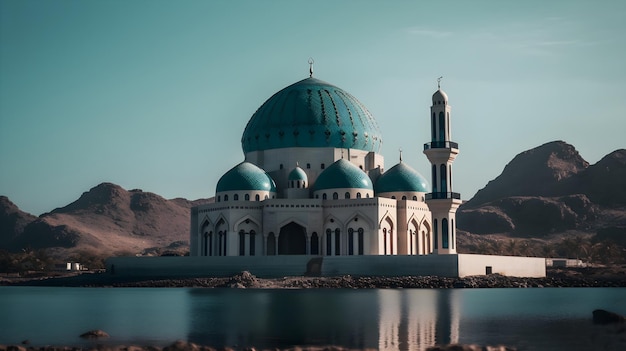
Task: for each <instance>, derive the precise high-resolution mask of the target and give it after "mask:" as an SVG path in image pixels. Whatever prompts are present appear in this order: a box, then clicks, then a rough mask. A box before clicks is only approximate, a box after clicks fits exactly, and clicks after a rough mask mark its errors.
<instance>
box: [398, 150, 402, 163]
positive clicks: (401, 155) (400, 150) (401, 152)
mask: <svg viewBox="0 0 626 351" xmlns="http://www.w3.org/2000/svg"><path fill="white" fill-rule="evenodd" d="M398 151H400V162H402V148H399V149H398Z"/></svg>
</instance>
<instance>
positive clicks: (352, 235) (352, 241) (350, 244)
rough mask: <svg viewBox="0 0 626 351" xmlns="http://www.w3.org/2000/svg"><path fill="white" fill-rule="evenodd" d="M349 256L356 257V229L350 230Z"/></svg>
mask: <svg viewBox="0 0 626 351" xmlns="http://www.w3.org/2000/svg"><path fill="white" fill-rule="evenodd" d="M348 255H350V256H352V255H354V229H352V228H348Z"/></svg>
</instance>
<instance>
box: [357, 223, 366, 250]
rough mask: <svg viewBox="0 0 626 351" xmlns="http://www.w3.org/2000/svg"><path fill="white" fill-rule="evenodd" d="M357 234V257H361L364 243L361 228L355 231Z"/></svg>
mask: <svg viewBox="0 0 626 351" xmlns="http://www.w3.org/2000/svg"><path fill="white" fill-rule="evenodd" d="M357 232H358V233H359V239H358V246H359V250H358V252H359V255H363V244H364V243H365V238H364V235H365V233H364V232H363V228H359V229H358V230H357Z"/></svg>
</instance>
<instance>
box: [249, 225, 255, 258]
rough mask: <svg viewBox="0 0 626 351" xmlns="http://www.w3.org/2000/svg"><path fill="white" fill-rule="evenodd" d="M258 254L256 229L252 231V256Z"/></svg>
mask: <svg viewBox="0 0 626 351" xmlns="http://www.w3.org/2000/svg"><path fill="white" fill-rule="evenodd" d="M255 254H256V232H255V231H254V230H251V231H250V256H254V255H255Z"/></svg>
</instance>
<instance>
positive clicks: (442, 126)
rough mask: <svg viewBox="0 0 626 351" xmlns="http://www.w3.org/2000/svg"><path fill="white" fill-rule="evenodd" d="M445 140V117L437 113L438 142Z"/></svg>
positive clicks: (441, 113)
mask: <svg viewBox="0 0 626 351" xmlns="http://www.w3.org/2000/svg"><path fill="white" fill-rule="evenodd" d="M445 140H446V117H445V115H444V114H443V111H442V112H439V141H445Z"/></svg>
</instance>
